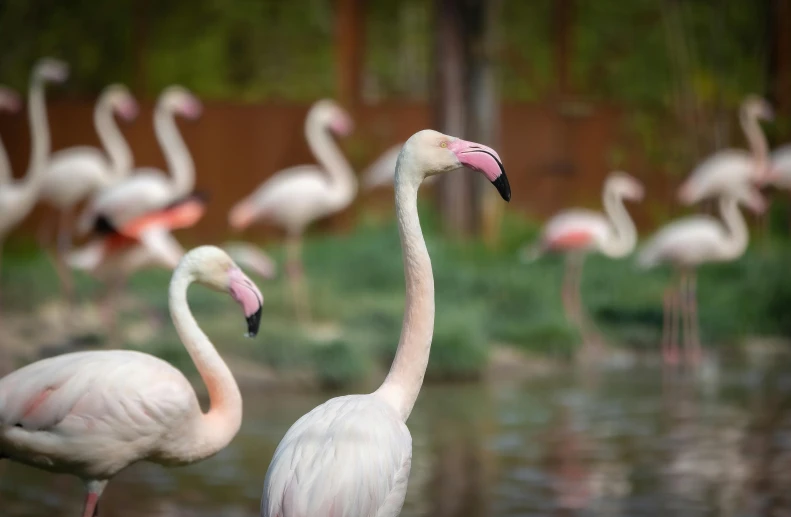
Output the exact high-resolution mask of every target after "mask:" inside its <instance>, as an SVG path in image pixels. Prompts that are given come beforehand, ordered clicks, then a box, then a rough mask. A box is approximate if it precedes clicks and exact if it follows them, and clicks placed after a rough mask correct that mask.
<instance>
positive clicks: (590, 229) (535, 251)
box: [524, 171, 644, 324]
mask: <svg viewBox="0 0 791 517" xmlns="http://www.w3.org/2000/svg"><path fill="white" fill-rule="evenodd" d="M643 195H644V189H643V186H642V184H640V182H639V181H637V180H636V179H634V178H633V177H631V176H629V175H628V174H626V173H624V172H620V171H616V172H612V173H610V175H609V176H608V177H607V179H606V180H605V182H604V189H603V192H602V198H603V199H602V203H603V205H604V210H605V212H606V214H602V213H600V212H594V211H591V210H584V209H579V208H575V209H571V210H565V211H563V212H561V213H559V214H557V215H555V216H554V217H552V218H551V219H550V220H549V221H547V223H546V224H545V225H544V228H543V231H542V233H541V237H540V238H539V241H538V243H536V244H535V245H533V246H532V248H530V249H527V250H526V253H525V255H524V256H525V258H527V259H528V260H535V259H537V258H539V257H540V256H541V255H543V254H545V253H547V252H559V253H565V254H566V271H565V274H564V276H565V278H564V281H563V289H562V291H563V302H564V306H565V308H566V313H567V315H568V317H569V318H570V319H572V320H574V321H578V322H579V323H580V324H581V323H582V322H583V319H584V318H583V310H582V306H581V305H582V304H581V301H580V280H581V276H582V266H583V261H584V258H585V255H586V254H587V253H590V252H597V253H601V254H602V255H604V256H606V257H609V258H614V259H617V258H622V257H625V256H627V255H629V254H630V253H632V251H633V250H634V248H635V245H636V244H637V230H636V229H635V226H634V222H632V219H631V217H629V213H628V212H627V211H626V208H625V207H624V205H623V201H624V200H625V199H626V200H630V201H640V200H642V199H643Z"/></svg>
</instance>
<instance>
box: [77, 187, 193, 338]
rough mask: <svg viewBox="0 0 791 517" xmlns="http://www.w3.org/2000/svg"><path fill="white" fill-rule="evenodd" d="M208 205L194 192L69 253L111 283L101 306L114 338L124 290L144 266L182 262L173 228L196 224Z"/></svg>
mask: <svg viewBox="0 0 791 517" xmlns="http://www.w3.org/2000/svg"><path fill="white" fill-rule="evenodd" d="M205 205H206V199H205V198H204V197H203V196H202V195H200V194H194V195H190V196H188V197H186V198H184V199H181V200H179V201H176V202H174V203H172V204H171V205H170V206H168V207H165V208H163V209H161V210H158V211H155V212H151V213H149V214H145V215H143V216H140V217H138V218H137V219H133V220H131V221H129V222H127V223H126V225H125V226H124V227H122V228H120V229H115V228H110V229H108V231H107V232H105V233H104V234H102V235H98V236H97V237H95V238H94V239H93V240H91V241H89V242H88V243H86V244H85V245H83V246H82V247H80V248H77V249H75V250H71V251H70V252H69V253H68V254H67V255H66V264H67V265H68V266H69V267H70V268H72V269H75V270H81V271H85V272H87V273H89V274H91V275H92V276H93V277H95V278H96V279H98V280H100V281H101V282H103V283H104V284H105V285H106V286H107V291H106V293H105V298H104V301H103V302H102V304H101V308H102V314H103V315H104V317H103V320H104V322H105V327H106V328H107V329H109V332H110V335H111V342H114V341H115V339H116V338H117V335H116V320H115V317H114V314H115V310H116V303H115V302H116V300H117V298H118V294H119V293H120V291H121V290H122V289H123V287H124V286H125V285H126V283H127V281H128V280H129V278H130V277H131V276H132V275H133V274H134V273H136V272H138V271H140V270H143V269H147V268H164V269H168V270H172V269H173V268H175V267H176V266H177V265H178V262H179V261H180V260H181V258H182V256H183V255H184V250H183V248H182V247H181V245H180V244H179V242H178V241H177V240H176V239H175V238H174V237H173V235H172V234H171V232H173V231H174V230H179V229H182V228H189V227H192V226H194V225H195V224H196V223H197V222H198V221H199V220H200V219H201V217H203V214H204V212H205Z"/></svg>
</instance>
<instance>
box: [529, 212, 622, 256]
mask: <svg viewBox="0 0 791 517" xmlns="http://www.w3.org/2000/svg"><path fill="white" fill-rule="evenodd" d="M612 233H613V228H612V225H611V224H610V222H609V220H608V219H607V217H606V216H605V215H604V214H602V213H600V212H595V211H593V210H586V209H582V208H578V209H571V210H565V211H563V212H560V213H559V214H557V215H555V216H554V217H552V218H551V219H550V220H549V221H547V223H546V224H545V225H544V229H543V231H542V233H541V246H542V247H543V248H545V249H550V250H558V251H564V250H572V249H573V250H579V251H598V250H600V249H601V247H602V245H603V243H605V242H606V241H607V240H608V239H611V238H612Z"/></svg>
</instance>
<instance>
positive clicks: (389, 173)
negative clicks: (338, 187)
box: [361, 142, 437, 190]
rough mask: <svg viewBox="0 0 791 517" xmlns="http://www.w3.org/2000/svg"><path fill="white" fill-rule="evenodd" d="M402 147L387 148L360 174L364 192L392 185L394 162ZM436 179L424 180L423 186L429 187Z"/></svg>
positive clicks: (400, 145)
mask: <svg viewBox="0 0 791 517" xmlns="http://www.w3.org/2000/svg"><path fill="white" fill-rule="evenodd" d="M403 146H404V143H403V142H399V143H397V144H396V145H394V146H392V147H390V148H388V149H387V150H386V151H385V152H384V153H382V154H381V155H380V156H379V157H378V158H377V159H376V160H374V161H373V162H372V163H371V164H370V165H369V166H368V167H366V169H365V170H363V172H362V182H361V183H362V185H363V188H364V189H365V190H373V189H375V188H378V187H383V186H385V185H389V184H392V183H393V178H394V176H395V166H396V160H398V154H399V153H400V152H401V148H402V147H403ZM436 179H437V178H436V177H434V176H432V177H430V178H426V181H425V184H426V185H429V184H431V183H434V180H436Z"/></svg>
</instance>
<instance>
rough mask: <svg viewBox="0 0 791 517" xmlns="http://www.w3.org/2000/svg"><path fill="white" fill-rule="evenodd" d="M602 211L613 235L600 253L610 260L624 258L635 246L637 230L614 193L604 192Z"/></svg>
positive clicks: (619, 198) (620, 200) (621, 200)
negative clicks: (607, 219)
mask: <svg viewBox="0 0 791 517" xmlns="http://www.w3.org/2000/svg"><path fill="white" fill-rule="evenodd" d="M603 201H604V211H605V212H606V213H607V217H609V219H610V222H611V224H612V227H613V230H614V232H613V235H612V237H611V238H610V239H608V240H607V241H606V242H604V243H603V245H602V250H601V251H602V253H604V254H605V255H607V256H608V257H612V258H619V257H624V256H626V255H628V254H629V253H631V252H632V250H633V249H634V246H635V244H637V230H636V229H635V227H634V222H633V221H632V218H631V217H630V216H629V212H627V211H626V207H625V206H623V199H621V197H620V196H618V195H617V194H616V193H615V192H612V191H611V190H609V189H607V190H605V191H604V199H603Z"/></svg>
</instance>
